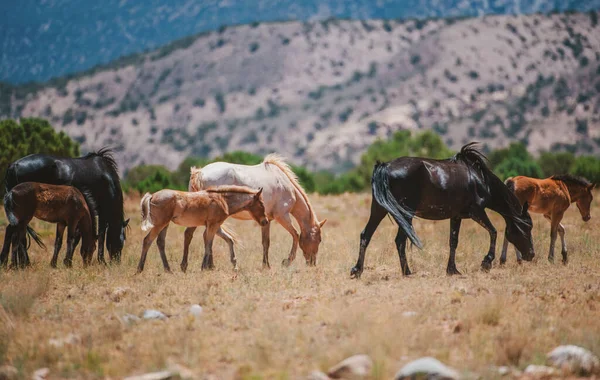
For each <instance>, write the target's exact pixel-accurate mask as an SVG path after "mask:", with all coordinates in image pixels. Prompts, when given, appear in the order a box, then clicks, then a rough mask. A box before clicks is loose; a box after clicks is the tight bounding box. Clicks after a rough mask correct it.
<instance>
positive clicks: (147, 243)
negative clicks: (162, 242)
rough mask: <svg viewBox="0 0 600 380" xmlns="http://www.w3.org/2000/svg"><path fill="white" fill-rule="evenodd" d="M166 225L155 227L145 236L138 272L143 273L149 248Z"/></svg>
mask: <svg viewBox="0 0 600 380" xmlns="http://www.w3.org/2000/svg"><path fill="white" fill-rule="evenodd" d="M163 228H164V227H163V226H161V227H153V228H152V229H151V230H150V232H148V235H146V237H145V238H144V243H143V244H142V255H141V256H140V262H139V264H138V267H137V273H141V272H142V271H143V270H144V264H145V263H146V255H147V254H148V249H150V246H151V245H152V242H153V241H154V239H156V237H157V236H158V233H159V231H162V229H163Z"/></svg>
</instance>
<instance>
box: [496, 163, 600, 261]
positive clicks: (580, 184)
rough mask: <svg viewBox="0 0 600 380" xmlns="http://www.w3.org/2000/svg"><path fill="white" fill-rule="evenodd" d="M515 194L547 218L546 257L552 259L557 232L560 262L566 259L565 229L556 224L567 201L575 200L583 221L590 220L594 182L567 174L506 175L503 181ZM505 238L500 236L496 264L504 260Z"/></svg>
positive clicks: (561, 216)
mask: <svg viewBox="0 0 600 380" xmlns="http://www.w3.org/2000/svg"><path fill="white" fill-rule="evenodd" d="M504 183H505V184H506V185H507V186H508V188H509V189H511V191H513V192H514V193H515V195H516V196H517V198H518V199H519V202H521V203H525V202H527V203H529V211H531V212H535V213H537V214H543V215H544V217H545V218H546V219H548V220H549V221H550V252H549V253H548V260H549V261H550V262H554V245H555V242H556V235H557V233H558V234H559V235H560V240H561V243H562V250H561V253H562V258H563V260H562V261H563V264H567V262H568V261H569V259H568V257H567V244H566V242H565V228H564V227H563V225H562V224H561V223H560V221H561V220H562V218H563V215H564V213H565V211H567V209H568V208H569V206H570V205H571V203H576V204H577V208H578V209H579V213H580V214H581V218H582V219H583V221H584V222H587V221H588V220H590V219H591V215H590V207H591V203H592V200H593V199H594V195H593V194H592V190H593V189H594V187H595V185H594V184H593V183H590V181H588V180H587V179H585V178H582V177H576V176H574V175H570V174H563V175H555V176H552V177H550V178H546V179H536V178H529V177H524V176H518V177H514V178H508V179H507V180H506V181H505V182H504ZM507 249H508V241H506V239H504V244H503V246H502V255H501V256H500V264H504V263H505V262H506V251H507ZM517 261H518V262H521V253H520V252H519V251H518V250H517Z"/></svg>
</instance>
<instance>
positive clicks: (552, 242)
mask: <svg viewBox="0 0 600 380" xmlns="http://www.w3.org/2000/svg"><path fill="white" fill-rule="evenodd" d="M563 215H564V213H563V214H560V218H559V217H558V216H557V217H556V218H555V219H558V220H553V218H551V217H550V215H547V214H546V215H544V218H546V219H548V220H549V221H550V253H549V254H548V260H549V261H550V262H554V245H555V242H556V232H558V234H559V235H560V241H561V244H562V249H561V252H560V253H561V254H562V258H563V260H562V261H563V264H567V263H568V262H569V258H568V256H567V243H566V242H565V227H564V226H563V225H562V224H561V223H560V221H561V220H562V217H563ZM555 224H556V232H555V233H554V238H553V237H552V229H553V227H554V226H555Z"/></svg>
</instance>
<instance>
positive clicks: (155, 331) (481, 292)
mask: <svg viewBox="0 0 600 380" xmlns="http://www.w3.org/2000/svg"><path fill="white" fill-rule="evenodd" d="M311 199H312V200H313V203H314V206H315V209H316V211H317V214H318V215H319V218H321V219H322V218H325V217H326V218H328V219H329V222H328V223H327V225H326V227H325V228H324V232H323V243H322V246H321V250H320V253H319V257H318V266H317V267H316V268H307V267H306V265H305V264H304V260H303V257H302V255H301V253H300V254H299V256H298V257H297V260H296V261H295V262H294V264H293V265H292V266H291V267H290V268H283V267H281V265H280V264H279V263H280V262H281V260H282V259H283V258H284V257H286V256H287V254H288V251H289V247H290V244H291V239H290V237H289V235H288V234H287V233H286V232H285V231H284V230H283V229H282V228H281V227H280V226H278V225H274V226H273V228H272V235H273V238H272V245H271V264H272V267H273V268H272V269H271V270H270V271H264V270H262V269H261V255H262V253H261V252H262V249H261V245H260V233H259V231H260V230H259V227H258V226H256V225H255V224H254V223H252V222H229V224H230V226H232V227H233V228H234V230H235V231H236V232H237V234H238V235H239V237H240V240H241V241H242V242H243V247H240V248H239V249H238V263H239V266H240V270H239V271H238V272H237V273H234V272H233V271H232V269H231V265H230V263H229V258H228V254H227V249H226V246H225V244H224V242H222V241H221V240H217V243H216V257H215V265H216V267H217V269H216V270H215V271H210V272H201V271H200V264H201V260H200V259H201V254H202V253H203V249H202V248H201V247H202V243H201V242H202V235H201V233H200V232H198V233H197V234H196V237H195V239H194V245H193V250H192V252H191V257H190V260H191V261H190V268H189V269H188V273H187V274H183V273H181V272H180V271H179V261H180V259H181V251H182V245H183V229H182V228H180V227H177V226H171V228H170V231H169V235H168V238H167V254H168V256H169V257H170V261H171V264H172V267H173V268H174V269H175V271H174V274H171V275H168V274H164V273H163V271H162V265H161V263H160V259H159V256H158V250H157V248H156V246H155V245H154V246H153V247H152V248H151V251H150V253H149V260H148V262H147V263H146V270H145V271H144V273H143V274H141V275H138V276H134V273H135V268H136V265H137V262H138V259H139V255H140V250H141V241H142V238H143V235H142V231H141V230H140V228H139V226H140V217H139V206H138V200H137V199H131V200H128V201H127V209H126V212H127V215H128V216H130V217H131V218H132V223H131V224H132V230H131V233H130V235H129V237H128V240H127V243H126V248H125V250H124V253H123V263H122V265H120V266H116V267H106V268H105V267H102V266H99V265H94V266H93V267H91V268H89V269H87V270H84V269H83V268H82V267H81V260H80V257H79V255H78V253H77V255H76V256H75V258H76V259H77V261H76V262H75V266H74V268H73V269H70V270H69V269H66V268H64V267H62V265H61V266H60V268H59V269H56V270H53V269H51V268H50V267H49V262H50V257H51V249H52V244H53V237H52V235H53V226H49V225H45V224H41V223H37V224H36V228H37V229H38V230H39V231H40V232H41V233H43V235H44V236H45V241H46V243H47V244H48V246H49V249H48V251H43V250H40V249H39V248H37V247H33V248H32V249H31V256H32V259H33V262H34V265H33V268H31V269H29V270H26V271H24V272H5V271H0V304H1V305H2V308H0V364H2V363H5V364H10V365H13V366H15V367H17V368H18V370H19V371H20V374H21V375H22V376H23V377H30V374H31V373H32V371H34V370H35V369H37V368H40V367H48V368H50V371H51V375H50V376H51V378H103V377H111V378H119V377H122V376H126V375H131V374H135V373H143V372H147V371H152V370H159V369H162V368H165V367H167V366H168V365H169V363H173V362H175V363H178V364H181V365H183V366H186V367H188V368H190V369H191V370H192V371H193V372H194V373H195V375H196V376H197V377H199V378H205V377H206V378H215V379H221V378H224V379H230V378H240V379H246V378H248V379H249V378H252V379H259V378H264V379H267V378H268V379H277V378H281V379H286V378H290V379H293V378H299V377H302V376H304V375H306V374H308V373H309V372H310V371H311V370H314V369H323V370H326V369H327V368H328V367H329V366H331V365H333V364H335V363H337V362H338V361H340V360H342V359H344V358H345V357H347V356H350V355H352V354H356V353H366V354H369V355H370V356H371V357H372V358H373V360H374V362H375V368H374V370H373V374H372V377H373V378H374V379H387V378H390V377H391V376H392V375H393V374H394V373H395V372H396V371H397V370H398V369H399V368H400V367H401V365H402V364H404V363H406V362H408V361H409V360H411V359H415V358H418V357H421V356H425V355H430V356H435V357H437V358H438V359H440V360H442V361H443V362H446V363H447V364H449V365H451V366H453V367H455V368H457V369H459V370H460V371H461V372H464V373H476V374H479V375H481V376H482V377H483V378H494V377H495V376H497V375H495V374H494V372H492V370H491V369H490V367H491V366H494V365H514V366H517V367H521V368H522V367H524V366H526V365H527V364H530V363H537V364H541V363H543V362H544V361H545V354H546V352H548V351H550V350H551V349H552V348H554V347H555V346H557V345H559V344H577V345H581V346H583V347H586V348H588V349H590V350H591V351H593V352H595V353H596V354H600V318H598V315H599V313H600V261H599V254H600V252H599V251H600V248H599V246H598V241H599V237H600V228H599V226H600V222H599V218H598V215H595V214H596V212H595V210H597V209H598V204H597V202H596V201H595V202H594V205H593V209H592V215H593V216H595V218H592V220H591V221H590V222H588V223H584V222H583V221H582V220H581V217H580V216H579V213H578V212H577V210H576V208H575V207H572V208H571V209H570V210H569V211H568V212H567V215H566V218H565V220H564V225H565V227H566V228H567V242H568V244H569V251H570V262H569V264H568V265H567V266H563V265H562V264H560V263H559V262H560V253H559V252H557V263H556V264H550V263H548V261H547V260H546V256H547V249H548V246H549V229H548V228H549V226H548V223H547V222H546V221H545V220H544V219H543V218H542V217H540V216H538V215H535V216H534V223H535V229H534V239H535V247H536V253H537V257H536V261H535V262H534V263H525V264H523V265H521V266H519V265H517V264H516V262H515V257H514V250H513V249H512V248H511V250H510V252H509V262H508V264H507V266H506V267H505V268H499V267H498V266H496V264H497V262H498V259H496V262H495V266H494V268H493V269H492V271H491V272H490V273H482V272H480V271H479V264H480V262H481V260H482V258H483V256H484V254H485V253H486V252H487V247H488V244H489V237H488V236H489V235H488V234H487V232H485V230H483V229H482V228H481V227H479V226H478V225H476V224H475V223H473V222H472V221H465V222H464V223H463V226H462V230H461V234H460V243H459V250H458V255H457V266H458V269H459V270H461V271H462V272H463V276H460V277H447V276H446V275H445V267H446V262H447V255H448V230H449V222H448V221H442V222H430V221H420V220H419V221H416V223H415V224H416V229H417V232H418V234H419V235H420V237H421V238H422V240H423V241H424V243H425V248H424V249H423V251H418V250H416V249H414V250H413V251H412V252H409V253H408V257H409V262H410V265H411V269H412V270H413V271H414V272H415V274H414V275H412V276H410V277H406V278H405V277H402V275H401V274H400V268H399V262H398V256H397V254H396V251H395V246H394V242H393V239H394V236H395V231H396V227H395V226H394V225H393V224H392V223H391V222H390V221H389V220H387V219H386V220H385V221H384V222H383V223H382V225H381V226H380V228H379V230H378V231H377V233H376V234H375V236H374V238H373V240H372V242H371V246H370V247H369V250H368V251H367V259H366V270H365V272H364V274H363V277H362V279H361V280H358V281H357V280H351V279H350V276H349V272H350V268H351V267H352V266H353V265H354V263H355V262H356V256H357V251H358V237H359V233H360V231H361V230H362V228H363V227H364V224H365V223H366V221H367V219H368V215H369V203H370V195H367V194H364V195H343V196H337V197H319V196H311ZM489 214H490V215H491V216H492V221H493V223H494V225H496V226H497V228H498V229H499V231H500V232H503V229H504V223H503V221H501V219H500V218H499V217H498V215H496V214H494V213H493V212H489ZM5 224H6V222H5V220H4V219H0V225H5ZM0 236H3V228H0ZM500 245H501V241H500V242H499V244H498V248H499V247H500ZM63 257H64V253H63V254H61V259H60V261H59V262H62V258H63ZM118 287H123V288H127V289H128V291H127V293H126V294H125V295H124V296H123V297H122V298H121V299H120V300H117V301H118V302H117V301H115V300H112V299H111V297H110V295H111V293H112V292H113V291H114V290H115V289H116V288H118ZM195 303H199V304H200V305H202V306H203V308H204V313H203V315H202V316H201V317H200V318H197V319H194V318H193V317H191V316H190V315H188V309H189V306H190V305H191V304H195ZM150 308H153V309H158V310H161V311H162V312H164V313H166V314H168V315H170V316H171V317H170V318H169V319H168V320H167V321H144V320H142V321H140V322H138V323H135V324H133V325H127V324H125V323H123V322H122V316H123V315H125V314H127V313H130V314H135V315H138V316H140V315H141V314H142V313H143V311H144V310H146V309H150ZM409 311H410V312H415V313H416V314H414V313H409V314H410V315H407V314H405V312H409ZM69 334H73V336H71V338H72V339H71V341H70V342H69V343H67V344H64V345H63V346H62V347H56V346H55V345H53V341H52V339H64V338H65V337H68V336H69Z"/></svg>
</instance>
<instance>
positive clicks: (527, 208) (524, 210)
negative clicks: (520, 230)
mask: <svg viewBox="0 0 600 380" xmlns="http://www.w3.org/2000/svg"><path fill="white" fill-rule="evenodd" d="M527 210H529V203H527V202H525V203H523V211H522V214H523V215H525V214H527Z"/></svg>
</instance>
